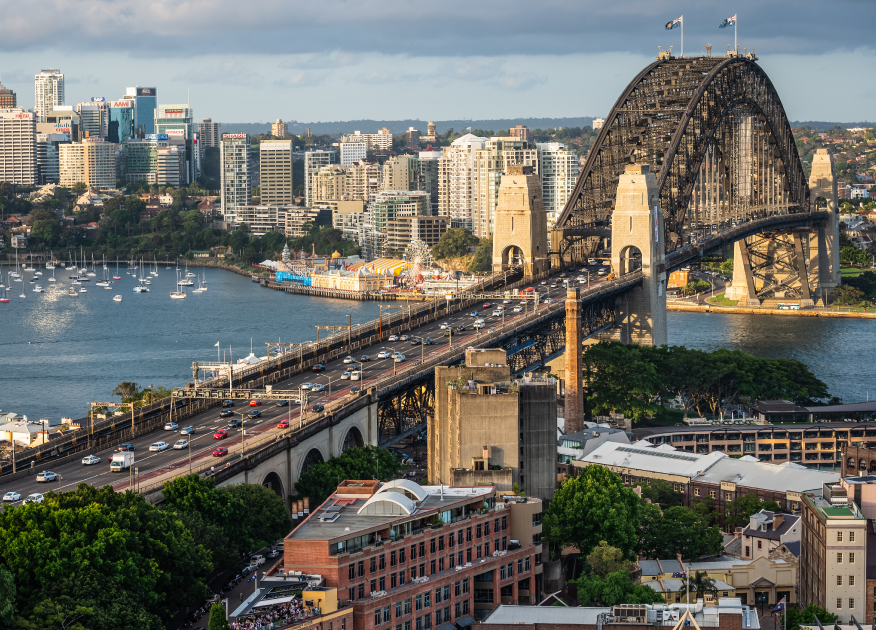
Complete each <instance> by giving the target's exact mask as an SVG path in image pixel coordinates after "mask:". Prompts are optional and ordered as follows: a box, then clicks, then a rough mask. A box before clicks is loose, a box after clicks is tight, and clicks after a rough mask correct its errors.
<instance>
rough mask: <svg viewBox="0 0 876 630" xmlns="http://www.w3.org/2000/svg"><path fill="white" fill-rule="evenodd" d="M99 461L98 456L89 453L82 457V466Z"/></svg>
mask: <svg viewBox="0 0 876 630" xmlns="http://www.w3.org/2000/svg"><path fill="white" fill-rule="evenodd" d="M98 462H100V457H95V456H94V455H89V456H88V457H83V458H82V465H83V466H91V465H92V464H97V463H98Z"/></svg>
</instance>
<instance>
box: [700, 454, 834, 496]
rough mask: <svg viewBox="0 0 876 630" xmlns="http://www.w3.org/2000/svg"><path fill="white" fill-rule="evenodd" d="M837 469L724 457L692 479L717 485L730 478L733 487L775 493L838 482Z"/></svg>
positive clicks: (814, 487)
mask: <svg viewBox="0 0 876 630" xmlns="http://www.w3.org/2000/svg"><path fill="white" fill-rule="evenodd" d="M839 477H840V474H839V472H830V471H826V470H811V469H808V468H807V469H806V470H801V469H799V468H786V467H784V466H776V465H774V464H765V463H763V462H743V461H740V460H736V459H731V458H729V457H728V458H725V459H722V460H720V461H718V462H717V463H716V464H715V465H714V466H712V467H711V468H709V469H708V470H706V471H705V472H704V474H703V475H700V476H698V477H697V478H696V481H702V482H705V483H713V484H716V485H717V484H720V483H721V482H722V481H730V482H733V483H735V484H736V485H737V486H745V487H748V488H760V489H762V490H773V491H775V492H789V491H790V492H803V491H805V490H820V489H821V488H822V486H823V485H824V484H825V483H836V482H837V481H839Z"/></svg>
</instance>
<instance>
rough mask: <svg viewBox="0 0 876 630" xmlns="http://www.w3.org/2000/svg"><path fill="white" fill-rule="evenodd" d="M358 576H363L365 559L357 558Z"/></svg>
mask: <svg viewBox="0 0 876 630" xmlns="http://www.w3.org/2000/svg"><path fill="white" fill-rule="evenodd" d="M359 577H365V561H364V560H359Z"/></svg>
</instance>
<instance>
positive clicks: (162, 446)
mask: <svg viewBox="0 0 876 630" xmlns="http://www.w3.org/2000/svg"><path fill="white" fill-rule="evenodd" d="M149 450H150V451H152V452H153V453H157V452H159V451H166V450H167V442H156V443H155V444H151V445H150V446H149Z"/></svg>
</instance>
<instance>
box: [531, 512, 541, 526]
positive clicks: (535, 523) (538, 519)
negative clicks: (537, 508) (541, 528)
mask: <svg viewBox="0 0 876 630" xmlns="http://www.w3.org/2000/svg"><path fill="white" fill-rule="evenodd" d="M541 519H542V513H541V512H539V513H538V514H533V515H532V526H533V527H536V526H538V525H541Z"/></svg>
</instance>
